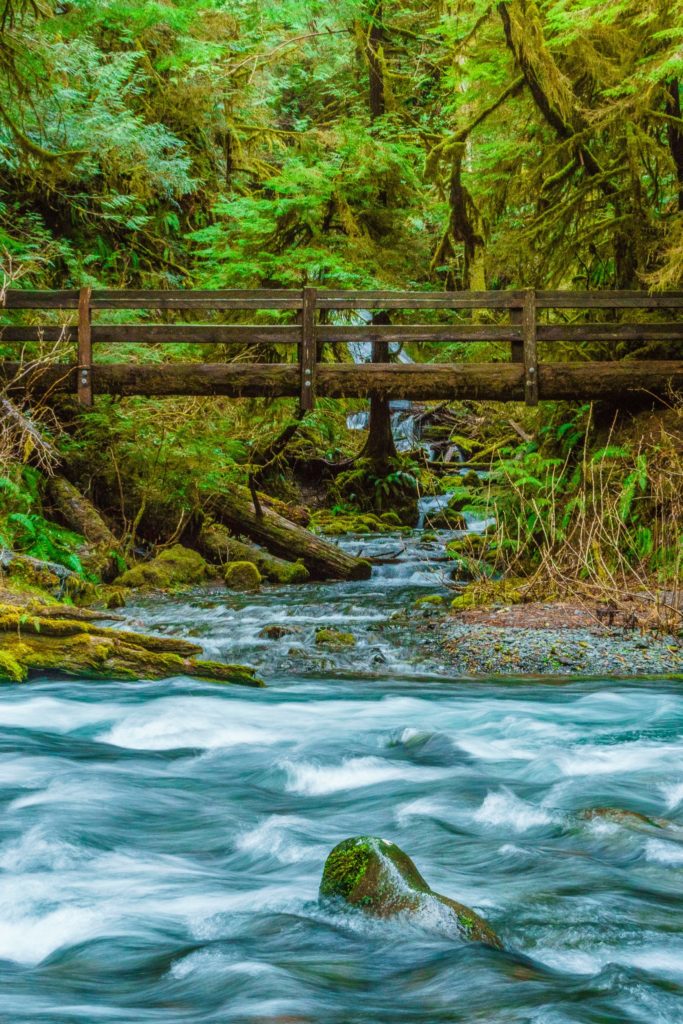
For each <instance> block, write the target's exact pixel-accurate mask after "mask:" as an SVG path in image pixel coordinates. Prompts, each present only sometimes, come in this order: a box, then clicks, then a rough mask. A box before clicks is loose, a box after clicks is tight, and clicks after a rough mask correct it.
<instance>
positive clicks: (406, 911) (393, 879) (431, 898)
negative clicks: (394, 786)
mask: <svg viewBox="0 0 683 1024" xmlns="http://www.w3.org/2000/svg"><path fill="white" fill-rule="evenodd" d="M320 898H321V900H337V901H343V902H344V903H346V904H348V906H350V907H357V908H358V909H359V910H362V911H363V912H364V913H366V914H370V915H371V916H372V917H383V918H386V917H396V916H397V915H399V914H400V915H402V916H403V915H406V916H408V917H410V918H414V920H415V923H416V924H418V925H423V926H424V927H426V928H427V929H429V930H432V929H436V930H438V931H440V932H441V931H446V932H447V933H448V934H449V935H452V937H453V938H457V939H461V940H464V941H469V942H484V943H486V944H487V945H489V946H495V947H496V948H497V949H501V948H502V943H501V941H500V939H499V938H498V936H497V935H496V933H495V932H494V931H493V929H492V928H490V927H489V925H488V924H487V923H486V921H484V920H483V918H481V917H479V915H478V914H476V913H475V912H474V911H473V910H470V908H469V907H466V906H464V905H463V904H462V903H457V902H456V901H455V900H452V899H450V898H449V897H448V896H441V895H440V894H439V893H437V892H434V891H433V890H432V889H430V887H429V886H428V885H427V883H426V881H425V880H424V878H423V877H422V875H421V874H420V872H419V871H418V870H417V868H416V867H415V865H414V864H413V862H412V860H411V859H410V857H409V856H408V855H407V854H406V853H404V852H403V850H401V849H400V848H399V847H398V846H396V845H395V844H394V843H391V842H389V841H388V840H386V839H379V838H377V837H376V836H356V837H355V838H353V839H345V840H344V841H343V842H342V843H339V845H338V846H335V848H334V850H332V853H331V854H330V855H329V857H328V858H327V861H326V862H325V867H324V870H323V877H322V881H321V883H320Z"/></svg>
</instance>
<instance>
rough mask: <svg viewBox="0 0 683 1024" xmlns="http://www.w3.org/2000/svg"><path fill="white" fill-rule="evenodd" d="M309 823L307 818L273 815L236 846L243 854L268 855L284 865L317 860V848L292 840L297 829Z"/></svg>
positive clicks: (240, 839) (250, 831)
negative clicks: (292, 833) (292, 834)
mask: <svg viewBox="0 0 683 1024" xmlns="http://www.w3.org/2000/svg"><path fill="white" fill-rule="evenodd" d="M308 824H309V823H308V822H307V821H306V819H305V818H297V817H295V816H294V815H287V814H273V815H271V816H270V817H269V818H266V819H265V820H264V821H262V822H260V823H259V824H258V825H256V826H255V827H254V828H252V829H249V831H247V832H243V833H242V834H241V835H240V836H238V837H237V839H236V840H235V846H236V847H237V849H238V850H241V851H242V852H243V853H256V854H258V853H261V854H268V855H270V856H271V857H275V858H277V860H279V861H281V862H282V863H283V864H296V863H298V862H299V861H302V860H311V859H315V858H316V856H317V848H316V847H314V846H312V845H311V844H310V842H309V843H308V845H304V844H303V843H297V842H296V841H295V840H293V839H292V838H291V832H292V831H293V830H294V829H295V828H297V827H298V828H301V827H302V826H306V825H308Z"/></svg>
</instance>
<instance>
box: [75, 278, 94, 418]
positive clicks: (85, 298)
mask: <svg viewBox="0 0 683 1024" xmlns="http://www.w3.org/2000/svg"><path fill="white" fill-rule="evenodd" d="M91 297H92V288H81V290H80V293H79V296H78V387H77V394H78V401H79V402H80V403H81V405H86V406H90V405H92V330H91V324H90V319H91V313H90V300H91Z"/></svg>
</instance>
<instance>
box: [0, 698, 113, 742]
mask: <svg viewBox="0 0 683 1024" xmlns="http://www.w3.org/2000/svg"><path fill="white" fill-rule="evenodd" d="M27 689H28V688H27ZM24 693H26V695H25V696H24V695H23V694H22V698H21V700H16V701H7V700H3V701H2V702H0V726H10V727H11V726H15V727H19V728H26V729H32V730H36V731H38V730H45V731H46V732H57V733H69V732H74V731H75V730H76V729H81V728H82V727H83V726H86V725H93V724H97V723H99V722H106V721H108V720H115V719H116V718H118V716H119V715H120V713H121V706H120V705H117V704H86V703H85V702H83V701H75V700H59V699H57V698H56V697H43V696H40V697H37V696H35V695H32V694H31V693H30V689H29V692H26V691H24Z"/></svg>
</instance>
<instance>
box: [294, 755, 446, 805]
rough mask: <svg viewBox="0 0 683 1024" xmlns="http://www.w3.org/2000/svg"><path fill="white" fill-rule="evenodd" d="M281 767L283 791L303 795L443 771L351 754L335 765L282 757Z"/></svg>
mask: <svg viewBox="0 0 683 1024" xmlns="http://www.w3.org/2000/svg"><path fill="white" fill-rule="evenodd" d="M282 767H283V768H284V770H285V772H286V773H287V784H286V786H285V788H286V789H287V791H288V792H290V793H300V794H301V795H303V796H324V795H325V794H326V793H337V792H340V791H342V790H346V789H361V788H362V787H364V786H376V785H377V784H378V783H380V782H394V781H399V780H404V781H409V782H411V781H415V782H418V781H421V782H427V781H430V780H436V779H441V778H444V776H445V774H446V773H445V772H443V771H441V770H433V769H430V768H418V767H415V766H413V765H406V764H395V763H392V762H391V761H383V760H381V759H380V758H378V757H351V758H349V759H348V760H346V761H342V762H341V764H335V765H321V764H316V763H314V762H306V761H304V762H295V761H284V762H283V764H282Z"/></svg>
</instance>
